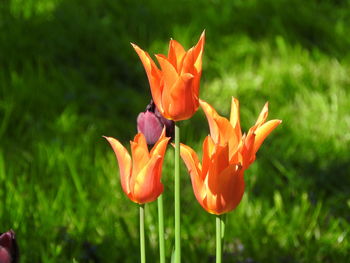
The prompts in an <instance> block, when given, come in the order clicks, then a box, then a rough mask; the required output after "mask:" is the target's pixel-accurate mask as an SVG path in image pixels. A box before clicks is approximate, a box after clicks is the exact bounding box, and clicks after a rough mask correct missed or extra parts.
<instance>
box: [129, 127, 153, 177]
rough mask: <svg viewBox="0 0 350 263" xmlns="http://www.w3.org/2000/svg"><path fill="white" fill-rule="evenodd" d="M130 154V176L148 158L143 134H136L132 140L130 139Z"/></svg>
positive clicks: (139, 168) (133, 174)
mask: <svg viewBox="0 0 350 263" xmlns="http://www.w3.org/2000/svg"><path fill="white" fill-rule="evenodd" d="M130 145H131V155H132V165H133V166H132V167H133V169H132V177H134V176H136V175H137V174H138V173H139V172H140V171H141V170H142V169H143V167H145V166H146V164H147V162H148V161H149V159H150V156H149V152H148V146H147V142H146V139H145V136H144V135H143V134H142V133H138V134H136V136H135V138H134V141H130Z"/></svg>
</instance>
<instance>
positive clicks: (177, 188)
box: [174, 124, 181, 263]
mask: <svg viewBox="0 0 350 263" xmlns="http://www.w3.org/2000/svg"><path fill="white" fill-rule="evenodd" d="M174 191H175V263H180V262H181V238H180V128H179V126H178V125H177V124H175V190H174Z"/></svg>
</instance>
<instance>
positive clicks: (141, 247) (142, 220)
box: [140, 204, 146, 263]
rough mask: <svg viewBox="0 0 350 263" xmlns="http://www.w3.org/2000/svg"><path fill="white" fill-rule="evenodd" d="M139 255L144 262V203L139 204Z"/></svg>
mask: <svg viewBox="0 0 350 263" xmlns="http://www.w3.org/2000/svg"><path fill="white" fill-rule="evenodd" d="M140 253H141V254H140V255H141V263H146V249H145V205H144V204H142V205H140Z"/></svg>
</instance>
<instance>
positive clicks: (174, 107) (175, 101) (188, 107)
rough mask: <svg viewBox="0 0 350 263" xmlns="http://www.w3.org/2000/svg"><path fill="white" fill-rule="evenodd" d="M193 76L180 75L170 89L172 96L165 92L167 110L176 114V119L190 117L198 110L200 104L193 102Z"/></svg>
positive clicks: (164, 100)
mask: <svg viewBox="0 0 350 263" xmlns="http://www.w3.org/2000/svg"><path fill="white" fill-rule="evenodd" d="M192 79H193V76H192V75H191V74H184V75H182V76H180V77H179V78H178V79H177V81H176V83H175V84H174V85H173V87H172V88H171V90H170V97H168V96H167V95H169V94H164V93H163V98H162V99H163V103H166V101H167V103H166V104H165V105H168V109H167V112H168V114H169V115H170V116H176V119H174V121H180V120H185V119H188V118H190V117H191V116H192V115H193V114H194V113H195V112H196V110H197V108H198V105H194V104H193V98H192V95H193V94H192V92H191V88H190V87H191V86H192Z"/></svg>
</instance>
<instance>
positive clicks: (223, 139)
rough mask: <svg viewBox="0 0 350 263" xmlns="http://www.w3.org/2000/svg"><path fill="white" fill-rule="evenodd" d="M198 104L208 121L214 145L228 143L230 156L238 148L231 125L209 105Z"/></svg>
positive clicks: (202, 102) (205, 103) (201, 101)
mask: <svg viewBox="0 0 350 263" xmlns="http://www.w3.org/2000/svg"><path fill="white" fill-rule="evenodd" d="M199 103H200V105H201V107H202V109H203V111H204V113H205V115H206V117H207V119H208V123H209V129H210V136H211V137H212V138H213V140H214V142H215V143H216V144H222V145H223V144H226V143H228V142H229V143H230V148H231V155H232V154H233V153H234V152H235V150H236V148H237V146H238V138H237V135H236V133H235V131H234V129H233V128H232V125H231V123H230V122H229V121H228V120H227V119H226V118H224V117H221V116H220V115H219V114H218V113H217V112H216V111H215V109H214V108H213V107H212V106H211V105H210V104H209V103H207V102H205V101H203V100H200V101H199Z"/></svg>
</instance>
